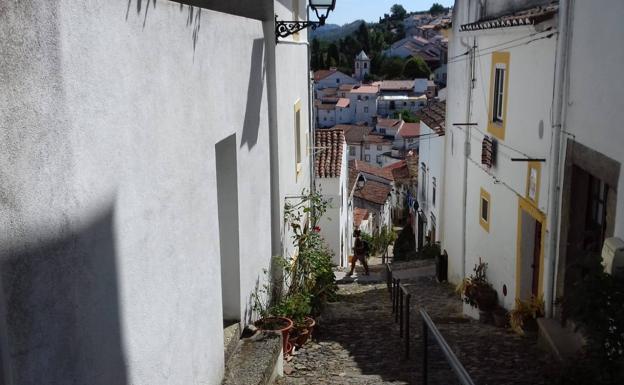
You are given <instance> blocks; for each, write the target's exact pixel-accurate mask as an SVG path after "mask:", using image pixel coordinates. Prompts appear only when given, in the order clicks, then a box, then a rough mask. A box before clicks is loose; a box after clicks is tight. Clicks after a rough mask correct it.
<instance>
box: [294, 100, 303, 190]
mask: <svg viewBox="0 0 624 385" xmlns="http://www.w3.org/2000/svg"><path fill="white" fill-rule="evenodd" d="M297 114H299V126H297ZM293 122H294V126H295V127H294V128H295V178H296V179H299V174H301V170H302V166H301V162H300V161H299V162H297V153H299V158H300V159H299V160H301V157H302V153H301V99H297V101H296V102H295V112H294V115H293ZM297 138H298V139H299V140H297Z"/></svg>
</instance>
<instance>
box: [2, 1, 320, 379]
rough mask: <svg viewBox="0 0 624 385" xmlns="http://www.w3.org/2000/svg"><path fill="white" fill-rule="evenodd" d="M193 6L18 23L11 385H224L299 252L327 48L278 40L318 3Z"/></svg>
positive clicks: (59, 8)
mask: <svg viewBox="0 0 624 385" xmlns="http://www.w3.org/2000/svg"><path fill="white" fill-rule="evenodd" d="M185 3H187V2H184V1H181V2H169V1H159V2H158V3H157V4H156V2H151V1H150V2H147V1H144V2H141V1H128V0H110V1H105V2H97V6H95V5H93V6H87V7H85V6H84V4H82V3H78V2H70V1H62V0H52V1H45V2H32V1H22V2H6V3H3V5H2V12H1V13H0V34H1V35H2V36H5V37H6V39H3V40H2V41H0V51H2V52H3V54H2V58H1V59H0V61H1V63H2V64H1V65H0V78H2V79H3V87H2V90H1V91H0V93H2V97H0V108H1V109H2V111H4V112H3V119H2V120H1V121H0V129H1V130H2V132H3V133H4V136H3V138H2V139H1V140H0V146H2V148H3V149H4V151H3V152H2V153H3V154H4V155H2V159H1V160H0V172H1V173H2V175H3V187H2V189H3V193H2V195H3V196H4V197H6V198H7V199H8V200H6V201H5V200H3V202H5V203H6V204H5V203H3V204H2V205H1V206H0V211H1V212H2V215H1V218H2V222H3V225H2V228H3V232H2V235H1V236H0V249H1V250H2V251H1V255H2V259H1V262H0V271H1V278H0V279H1V281H2V285H1V286H0V287H1V291H0V302H1V304H0V305H1V306H0V309H2V310H1V311H0V334H1V335H2V336H3V338H2V343H1V344H0V351H1V353H2V354H1V355H0V357H1V358H0V359H1V360H2V366H3V368H4V372H3V374H4V375H5V377H6V378H5V380H6V381H7V382H6V383H12V384H24V385H28V384H33V385H34V384H67V383H75V384H92V385H98V384H101V385H109V384H138V383H142V384H152V385H159V384H180V385H181V384H192V383H194V384H199V383H201V384H219V383H221V381H222V377H223V372H224V353H223V350H224V349H223V341H224V336H223V332H222V330H223V324H224V321H233V322H240V323H247V322H250V321H251V320H253V319H254V318H255V317H256V315H255V314H253V311H252V310H253V309H252V306H251V300H250V298H251V295H252V294H253V293H254V290H256V287H257V285H258V284H260V285H262V283H263V282H264V281H265V279H266V278H267V277H266V276H265V275H264V274H263V273H262V270H263V269H265V268H269V267H270V261H271V256H272V255H280V254H281V255H290V254H292V252H293V250H294V247H293V246H292V245H289V244H282V239H288V238H286V237H284V238H282V235H283V234H282V233H283V231H284V229H283V228H282V222H283V221H282V220H281V218H282V215H283V212H282V210H283V207H284V201H285V199H286V197H287V196H290V195H293V194H297V193H300V192H301V190H302V189H303V188H309V187H310V166H311V164H310V162H309V159H308V148H309V147H310V146H309V137H310V124H309V121H310V120H309V117H310V114H309V112H310V111H311V107H310V104H309V100H310V98H309V95H310V89H309V86H308V78H309V75H308V71H307V68H308V67H307V66H308V63H307V46H306V41H305V35H304V34H303V33H300V34H299V36H293V37H291V38H288V40H289V41H290V42H292V43H293V44H288V45H286V44H277V45H276V43H275V35H274V20H275V15H276V14H277V15H278V17H279V18H280V19H285V20H290V19H292V18H293V17H298V18H300V19H303V18H305V8H306V7H305V2H304V1H300V2H299V3H297V4H295V5H297V6H293V4H291V2H285V1H273V0H260V1H256V0H254V1H247V0H236V1H228V2H192V3H193V4H195V3H202V4H207V5H206V6H205V7H204V8H200V7H197V6H191V5H188V4H185ZM189 3H190V2H189ZM297 9H298V10H299V11H298V12H297V11H296V10H297ZM215 52H218V53H219V54H218V55H215V54H214V53H215ZM5 86H6V87H5ZM9 90H10V91H9ZM250 192H253V194H251V193H250ZM5 337H6V338H5ZM180 352H184V354H180ZM9 377H10V378H9ZM0 382H2V381H0Z"/></svg>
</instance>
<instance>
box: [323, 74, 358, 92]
mask: <svg viewBox="0 0 624 385" xmlns="http://www.w3.org/2000/svg"><path fill="white" fill-rule="evenodd" d="M343 84H358V82H357V80H355V79H353V78H352V77H351V76H348V75H345V74H343V73H342V72H339V71H337V72H334V73H333V74H331V75H329V76H327V77H325V78H323V79H321V80H319V81H317V82H316V89H317V90H320V89H323V88H329V87H335V88H337V87H339V86H341V85H343Z"/></svg>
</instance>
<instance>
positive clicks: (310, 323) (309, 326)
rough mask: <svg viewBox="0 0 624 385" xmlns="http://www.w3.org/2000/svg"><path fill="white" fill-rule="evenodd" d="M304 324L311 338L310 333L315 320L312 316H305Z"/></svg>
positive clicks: (312, 330)
mask: <svg viewBox="0 0 624 385" xmlns="http://www.w3.org/2000/svg"><path fill="white" fill-rule="evenodd" d="M305 325H306V328H307V329H308V332H309V338H312V333H313V332H314V327H315V326H316V321H315V320H314V318H312V317H305Z"/></svg>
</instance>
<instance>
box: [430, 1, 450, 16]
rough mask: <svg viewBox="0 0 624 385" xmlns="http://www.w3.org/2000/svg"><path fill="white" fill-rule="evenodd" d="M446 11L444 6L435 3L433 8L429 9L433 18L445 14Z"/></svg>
mask: <svg viewBox="0 0 624 385" xmlns="http://www.w3.org/2000/svg"><path fill="white" fill-rule="evenodd" d="M444 11H446V8H444V6H443V5H442V4H440V3H433V5H432V6H431V8H429V13H430V14H431V15H432V16H435V15H439V14H440V13H444Z"/></svg>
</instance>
